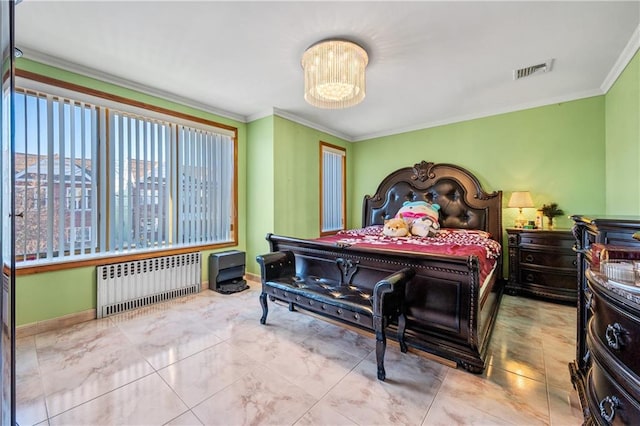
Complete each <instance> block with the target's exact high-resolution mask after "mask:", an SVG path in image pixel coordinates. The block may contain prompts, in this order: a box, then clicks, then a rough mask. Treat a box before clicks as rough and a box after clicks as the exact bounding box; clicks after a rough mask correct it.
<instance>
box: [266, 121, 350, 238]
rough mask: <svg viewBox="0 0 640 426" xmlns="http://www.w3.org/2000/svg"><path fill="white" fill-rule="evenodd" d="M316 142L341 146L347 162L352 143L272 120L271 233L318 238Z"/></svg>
mask: <svg viewBox="0 0 640 426" xmlns="http://www.w3.org/2000/svg"><path fill="white" fill-rule="evenodd" d="M320 141H323V142H328V143H330V144H333V145H337V146H341V147H344V148H345V149H346V150H347V161H349V160H350V159H351V155H350V151H351V147H352V144H350V143H348V142H346V141H344V140H342V139H339V138H336V137H334V136H331V135H329V134H327V133H324V132H321V131H319V130H315V129H311V128H309V127H306V126H303V125H301V124H298V123H295V122H293V121H290V120H287V119H285V118H282V117H277V116H276V117H275V127H274V157H275V165H276V167H275V174H274V177H275V197H276V200H275V222H274V232H275V233H277V234H282V235H291V236H296V237H300V238H316V237H318V236H320V207H319V205H320V204H319V203H320V201H319V200H320ZM347 169H349V165H348V164H347ZM347 181H349V175H348V174H347ZM347 191H348V189H347ZM347 210H348V208H347ZM348 211H349V210H348ZM348 211H347V215H348V214H349V213H348Z"/></svg>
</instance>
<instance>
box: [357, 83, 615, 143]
mask: <svg viewBox="0 0 640 426" xmlns="http://www.w3.org/2000/svg"><path fill="white" fill-rule="evenodd" d="M600 95H604V92H602V91H601V90H600V89H593V90H587V91H585V92H579V93H574V94H571V95H566V96H559V97H556V98H550V99H545V100H542V101H536V102H528V103H524V104H519V105H516V106H510V107H506V108H499V109H494V110H487V111H483V112H480V113H477V114H468V115H460V116H457V117H451V118H448V119H446V120H440V121H432V122H428V123H421V124H416V125H414V126H409V127H402V128H397V129H390V130H388V131H383V132H376V133H368V134H364V135H360V136H357V137H355V138H354V139H353V142H362V141H367V140H370V139H375V138H381V137H385V136H392V135H399V134H401V133H407V132H414V131H417V130H423V129H429V128H432V127H438V126H445V125H447V124H454V123H461V122H463V121H469V120H476V119H479V118H486V117H492V116H495V115H501V114H508V113H511V112H518V111H523V110H527V109H531V108H538V107H542V106H547V105H553V104H559V103H563V102H571V101H577V100H579V99H585V98H591V97H593V96H600Z"/></svg>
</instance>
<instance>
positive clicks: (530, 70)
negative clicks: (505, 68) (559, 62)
mask: <svg viewBox="0 0 640 426" xmlns="http://www.w3.org/2000/svg"><path fill="white" fill-rule="evenodd" d="M552 64H553V59H549V60H548V61H547V62H543V63H541V64H536V65H529V66H528V67H523V68H519V69H517V70H513V79H514V80H519V79H521V78H525V77H529V76H531V75H535V74H543V73H545V72H550V71H551V65H552Z"/></svg>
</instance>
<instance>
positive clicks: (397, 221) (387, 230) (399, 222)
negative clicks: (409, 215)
mask: <svg viewBox="0 0 640 426" xmlns="http://www.w3.org/2000/svg"><path fill="white" fill-rule="evenodd" d="M382 234H383V235H386V236H387V237H405V236H407V235H409V229H408V228H407V224H406V222H405V221H404V220H403V219H401V218H397V217H394V218H393V219H389V220H385V221H384V227H383V228H382Z"/></svg>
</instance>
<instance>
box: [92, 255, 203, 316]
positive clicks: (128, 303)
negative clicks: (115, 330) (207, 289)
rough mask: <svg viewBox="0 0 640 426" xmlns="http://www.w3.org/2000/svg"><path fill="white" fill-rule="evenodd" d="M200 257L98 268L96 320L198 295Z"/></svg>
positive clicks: (174, 258) (143, 261)
mask: <svg viewBox="0 0 640 426" xmlns="http://www.w3.org/2000/svg"><path fill="white" fill-rule="evenodd" d="M200 264H201V254H200V253H185V254H178V255H175V256H165V257H157V258H153V259H144V260H135V261H132V262H122V263H114V264H110V265H103V266H98V267H97V268H96V275H97V283H98V290H97V303H96V316H97V317H98V318H103V317H106V316H109V315H114V314H117V313H120V312H123V311H128V310H130V309H135V308H139V307H141V306H146V305H151V304H154V303H158V302H162V301H165V300H169V299H173V298H175V297H180V296H185V295H187V294H193V293H197V292H199V291H200V285H201V280H202V273H201V265H200Z"/></svg>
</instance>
